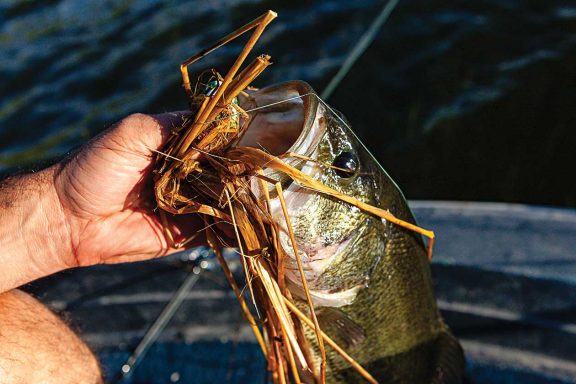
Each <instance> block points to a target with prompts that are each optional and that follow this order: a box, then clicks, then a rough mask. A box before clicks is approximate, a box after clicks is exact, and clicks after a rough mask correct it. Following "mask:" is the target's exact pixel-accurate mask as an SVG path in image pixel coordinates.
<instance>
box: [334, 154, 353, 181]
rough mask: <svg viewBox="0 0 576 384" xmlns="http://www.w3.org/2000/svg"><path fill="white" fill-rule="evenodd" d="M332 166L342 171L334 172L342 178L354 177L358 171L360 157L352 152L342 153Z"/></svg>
mask: <svg viewBox="0 0 576 384" xmlns="http://www.w3.org/2000/svg"><path fill="white" fill-rule="evenodd" d="M332 166H334V167H336V168H340V169H334V172H336V174H337V175H338V176H340V177H342V178H348V177H352V176H354V174H355V173H356V171H357V170H358V157H356V155H355V154H354V153H352V152H341V153H340V154H339V155H338V156H336V158H335V159H334V161H333V162H332Z"/></svg>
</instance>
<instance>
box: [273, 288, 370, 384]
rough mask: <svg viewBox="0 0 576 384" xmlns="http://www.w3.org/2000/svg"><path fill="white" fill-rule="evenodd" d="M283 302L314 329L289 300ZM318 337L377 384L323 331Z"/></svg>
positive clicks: (363, 375) (309, 321)
mask: <svg viewBox="0 0 576 384" xmlns="http://www.w3.org/2000/svg"><path fill="white" fill-rule="evenodd" d="M284 302H285V303H286V306H287V307H288V308H290V310H291V311H292V312H293V313H295V314H296V316H298V318H299V319H301V320H302V321H304V322H305V323H306V325H308V326H309V327H310V328H312V329H314V323H313V322H312V320H310V319H309V318H308V317H306V315H305V314H303V313H302V312H301V311H300V310H299V309H298V307H296V306H295V305H294V304H293V303H292V302H291V301H290V300H288V299H287V298H286V297H284ZM320 335H321V336H322V339H324V340H325V341H326V343H327V344H328V345H329V346H331V347H332V348H334V350H335V351H336V352H337V353H338V354H339V355H340V356H342V358H343V359H344V360H346V361H347V362H348V363H350V365H351V366H352V367H353V368H354V369H356V371H357V372H358V373H359V374H360V375H362V377H364V378H365V379H366V380H368V381H369V382H370V383H373V384H378V381H377V380H376V379H375V378H374V377H373V376H372V375H371V374H370V373H368V371H366V369H364V367H362V366H361V365H360V364H358V362H356V360H354V359H353V358H352V357H351V356H350V355H348V354H347V353H346V351H344V350H343V349H342V348H340V346H339V345H338V344H336V343H335V342H334V341H333V340H332V339H331V338H330V337H329V336H328V335H327V334H325V333H324V331H320Z"/></svg>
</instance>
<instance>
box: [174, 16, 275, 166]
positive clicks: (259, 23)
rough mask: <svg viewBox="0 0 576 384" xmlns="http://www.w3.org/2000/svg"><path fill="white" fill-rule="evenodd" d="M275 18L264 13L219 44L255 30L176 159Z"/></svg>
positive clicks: (209, 115)
mask: <svg viewBox="0 0 576 384" xmlns="http://www.w3.org/2000/svg"><path fill="white" fill-rule="evenodd" d="M276 16H277V14H276V13H275V12H272V11H268V12H267V13H265V14H264V15H262V16H261V17H259V18H258V19H256V20H254V21H252V22H250V23H248V24H247V25H246V26H244V27H242V28H240V31H243V32H241V33H239V34H235V35H234V36H233V37H231V38H230V39H228V40H226V41H224V42H223V43H222V44H221V45H223V44H226V43H227V42H228V41H230V40H232V39H234V38H236V37H237V36H239V35H241V34H242V33H244V32H245V31H249V30H250V29H252V28H256V30H255V31H254V32H253V33H252V35H251V36H250V39H249V40H248V42H247V43H246V45H245V46H244V48H243V49H242V52H240V54H239V55H238V57H237V58H236V61H235V62H234V64H232V67H231V68H230V69H229V70H228V73H227V74H226V76H225V77H224V80H222V84H221V85H220V86H219V87H218V90H217V91H216V94H215V95H214V96H212V97H211V98H210V102H209V103H208V105H206V108H204V109H203V110H201V111H199V113H198V114H197V115H196V119H195V123H194V124H193V126H192V128H191V129H190V130H189V131H188V132H187V133H186V135H185V136H184V139H183V141H182V142H181V144H180V146H179V150H178V153H177V157H179V158H183V159H185V158H186V157H185V156H184V154H185V153H186V151H187V150H188V147H189V146H190V145H191V144H192V142H193V141H194V139H195V138H196V136H198V134H199V133H200V130H201V129H202V124H199V123H198V122H205V121H211V120H212V119H213V117H212V110H213V109H214V107H215V106H216V103H217V102H218V101H219V100H220V98H221V97H222V95H223V94H224V91H225V90H226V88H227V87H228V85H229V84H230V82H231V81H232V80H233V78H234V76H235V75H236V72H238V69H240V66H241V65H242V63H244V60H245V59H246V56H248V53H250V51H251V50H252V48H254V45H255V44H256V42H257V41H258V39H259V38H260V35H262V32H264V29H265V28H266V26H267V25H268V24H269V23H270V22H271V21H272V20H274V19H275V18H276ZM194 61H195V60H192V61H189V60H187V61H186V62H187V63H188V64H186V66H187V65H189V64H191V63H193V62H194ZM187 82H188V84H190V81H189V80H188V81H187ZM185 83H186V81H185Z"/></svg>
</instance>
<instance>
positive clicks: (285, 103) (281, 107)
mask: <svg viewBox="0 0 576 384" xmlns="http://www.w3.org/2000/svg"><path fill="white" fill-rule="evenodd" d="M239 103H240V106H241V107H242V108H243V109H244V110H246V111H253V112H255V113H253V115H252V116H251V118H250V121H249V126H248V128H247V129H246V133H245V135H244V136H243V137H242V139H241V140H240V141H239V143H238V145H239V146H249V147H255V148H260V149H263V150H264V151H266V152H268V153H270V154H272V155H277V156H278V155H282V154H285V153H295V154H298V155H302V156H305V157H308V158H310V159H312V160H316V159H317V150H318V147H319V144H320V142H321V141H322V140H323V139H324V137H325V134H326V130H327V126H326V124H327V121H326V117H325V115H326V114H327V113H328V111H327V108H326V107H325V106H324V105H323V104H322V103H320V101H319V98H318V96H317V95H316V93H315V92H314V90H313V89H312V87H311V86H310V85H308V84H307V83H305V82H303V81H290V82H286V83H280V84H277V85H273V86H270V87H267V88H263V89H261V90H258V91H255V92H253V93H250V94H249V95H248V96H241V97H239ZM283 161H284V162H286V163H287V164H288V165H291V166H293V167H295V168H297V169H299V170H300V171H301V172H303V173H304V174H306V175H307V176H310V177H312V178H316V176H317V175H318V174H319V172H321V168H320V167H319V166H318V164H315V163H313V162H306V161H303V160H302V159H299V158H297V157H285V158H283ZM264 173H265V174H266V176H268V177H269V178H271V179H274V180H278V181H280V182H281V184H282V187H283V192H284V199H285V201H286V207H287V210H288V216H289V217H290V219H291V220H294V218H296V217H298V215H299V214H302V211H301V210H302V209H303V208H304V209H305V207H306V205H307V203H308V202H309V201H310V199H312V198H314V197H315V196H316V192H313V191H310V190H308V189H305V188H302V187H300V186H299V185H297V184H296V183H293V182H292V181H291V180H289V179H287V177H286V175H284V174H282V173H278V172H275V171H273V170H271V169H264ZM252 191H253V192H254V193H255V194H256V195H258V194H259V188H258V186H257V182H256V180H253V185H252ZM274 194H275V191H274V190H273V189H272V190H271V196H272V197H274V196H273V195H274ZM270 203H271V206H270V212H271V214H272V217H273V218H274V220H275V221H276V222H277V223H278V225H279V228H280V235H279V237H280V245H281V247H282V248H283V249H284V251H285V252H286V254H287V256H288V257H287V259H286V260H287V261H286V272H285V276H286V280H287V282H288V285H289V287H290V289H291V291H293V292H294V293H295V294H296V295H298V296H300V297H301V298H305V297H306V296H305V294H304V291H303V289H302V279H301V276H300V272H299V269H298V265H297V262H296V255H295V253H294V248H293V245H292V243H291V240H290V236H289V234H288V229H287V225H286V219H285V217H284V213H283V210H282V207H281V205H280V201H279V199H278V198H272V200H271V201H270ZM360 232H362V231H361V230H359V229H357V228H352V229H351V230H350V231H349V232H347V233H346V234H343V235H342V236H339V238H338V239H336V240H334V241H332V242H331V243H329V244H327V243H326V242H325V240H323V239H321V238H318V239H312V240H306V241H304V240H303V239H299V238H298V236H296V246H297V249H298V255H299V256H300V259H301V261H302V265H303V269H304V277H305V278H306V281H307V283H308V287H309V290H310V294H311V297H312V300H313V302H314V304H315V305H318V306H332V307H340V306H343V305H347V304H350V303H351V302H352V301H353V300H354V299H355V297H356V294H357V292H358V290H359V289H360V288H361V286H360V285H359V286H354V287H351V288H350V287H346V288H342V289H335V288H328V287H325V286H323V284H322V283H321V280H322V279H321V275H322V273H323V272H324V271H326V269H327V268H328V267H329V266H330V265H331V264H332V263H333V262H334V261H335V260H337V259H338V258H339V257H341V256H342V255H344V254H345V253H346V252H348V250H349V249H350V248H352V245H353V244H354V243H355V242H356V240H357V239H358V237H359V236H360V234H361V233H360Z"/></svg>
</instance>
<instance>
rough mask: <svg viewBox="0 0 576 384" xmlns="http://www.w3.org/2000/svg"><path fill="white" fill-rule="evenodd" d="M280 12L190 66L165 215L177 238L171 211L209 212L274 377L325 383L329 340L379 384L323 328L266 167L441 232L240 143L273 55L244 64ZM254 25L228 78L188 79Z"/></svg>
mask: <svg viewBox="0 0 576 384" xmlns="http://www.w3.org/2000/svg"><path fill="white" fill-rule="evenodd" d="M275 17H276V14H275V13H274V12H272V11H269V12H267V13H265V14H264V15H262V16H260V17H259V18H257V19H256V20H254V21H252V22H251V23H249V24H247V25H245V26H244V27H242V28H240V29H238V30H237V31H235V32H233V33H232V34H230V35H228V36H226V37H225V38H223V39H222V40H220V41H219V42H217V43H216V44H214V45H213V46H212V47H210V48H209V49H206V50H204V51H202V52H200V53H199V54H197V55H195V56H192V57H191V58H190V59H188V60H186V61H185V62H183V63H182V65H181V72H182V77H183V81H184V88H185V90H186V92H187V94H188V97H189V103H190V109H191V110H192V112H193V113H192V116H193V118H191V119H189V120H187V121H184V122H183V124H182V126H181V127H177V128H175V129H174V130H173V135H172V137H171V138H170V140H169V142H168V143H167V145H166V147H165V148H164V150H163V151H162V153H161V155H160V156H159V157H158V161H157V165H156V170H155V172H156V176H155V195H156V200H157V203H158V206H159V207H160V208H161V211H160V212H161V217H162V219H163V221H164V223H165V227H166V231H167V234H168V236H169V237H170V238H172V237H171V234H170V231H169V229H168V225H167V217H166V214H167V212H168V213H171V214H190V213H197V214H201V215H202V217H203V218H204V221H205V223H206V229H205V234H206V238H207V240H208V242H209V244H210V246H211V247H212V248H213V249H214V251H215V253H216V255H217V258H218V260H219V262H220V264H221V266H222V269H223V270H224V273H225V274H226V276H227V278H228V280H229V282H230V285H231V286H232V289H233V291H234V293H235V295H236V297H237V298H238V301H239V302H240V305H241V307H242V310H243V311H244V314H245V317H246V318H247V320H248V322H249V323H250V325H251V327H252V329H253V331H254V334H255V336H256V339H257V341H258V343H259V345H260V347H261V349H262V351H263V353H264V355H265V356H266V358H267V361H268V369H269V370H270V371H271V373H272V379H273V381H274V383H287V382H296V383H300V382H302V379H303V378H304V377H306V380H307V381H308V380H310V379H311V380H314V381H315V382H320V383H324V382H325V377H326V376H325V375H326V373H325V372H326V354H325V347H324V344H325V343H326V344H328V345H329V346H330V347H331V348H334V349H335V350H336V351H337V352H338V353H340V354H341V355H342V356H343V357H344V358H345V359H346V360H347V361H348V362H350V364H351V366H352V367H354V368H355V369H356V370H357V371H358V372H359V373H360V374H361V375H362V376H363V377H364V378H366V380H367V381H369V382H371V383H376V380H375V379H374V378H373V377H372V376H371V375H370V374H369V373H368V372H367V371H366V370H365V369H363V368H362V367H361V366H360V365H359V364H358V363H357V362H355V361H354V359H352V358H351V357H350V356H349V355H348V354H346V352H345V351H344V350H343V349H342V348H340V347H339V346H338V345H337V344H336V343H334V342H333V341H332V340H331V339H330V338H329V337H328V336H327V335H326V334H325V333H324V332H322V330H321V329H320V326H319V324H318V320H317V319H316V315H315V312H314V306H313V304H312V300H311V298H310V294H309V291H308V289H307V282H306V280H305V278H304V276H305V275H304V271H303V267H302V263H301V261H300V259H299V257H298V248H297V243H296V239H295V238H294V234H293V232H292V229H291V224H290V219H289V217H288V212H287V208H286V203H285V201H284V198H283V194H282V188H281V185H280V183H278V182H277V181H275V180H271V179H269V178H267V177H266V176H264V172H263V169H265V168H272V169H275V170H277V171H280V172H283V173H284V174H286V175H288V176H289V177H290V178H292V179H293V180H294V181H295V182H297V183H299V184H301V185H304V186H306V187H308V188H310V189H312V190H315V191H317V192H318V193H324V194H328V195H330V196H333V197H335V198H338V199H341V200H343V201H346V202H348V203H350V204H353V205H355V206H357V207H359V208H361V209H363V210H365V211H367V212H370V213H372V214H374V215H377V216H380V217H382V218H385V219H387V220H389V221H391V222H394V223H396V224H398V225H402V226H404V227H407V228H409V229H412V230H415V231H417V232H419V233H422V234H424V235H426V236H428V237H429V238H430V240H431V241H430V242H429V244H430V246H431V245H432V239H433V234H432V233H431V232H429V231H425V230H422V229H421V228H419V227H415V226H413V225H412V224H410V223H406V222H403V221H401V220H399V219H397V218H395V217H394V216H392V215H391V214H390V213H388V212H387V211H385V210H382V209H379V208H376V207H372V206H370V205H367V204H365V203H362V202H360V201H359V200H357V199H355V198H354V197H352V196H347V195H343V194H341V193H339V192H337V191H335V190H333V189H330V188H329V187H327V186H325V185H323V184H322V183H320V182H318V181H316V180H314V179H312V178H310V177H308V176H306V175H305V174H303V173H302V172H300V171H298V170H297V169H295V168H292V167H290V166H289V165H287V164H286V163H284V162H283V161H282V160H281V157H276V156H272V155H270V154H268V153H266V152H264V151H262V150H259V149H256V148H247V147H234V145H235V144H236V143H237V142H238V141H239V139H240V138H241V137H242V135H243V134H244V132H245V130H246V128H247V127H248V126H249V123H250V119H251V116H250V114H249V113H247V112H246V111H244V110H243V109H242V108H240V107H239V106H238V105H237V104H236V102H235V100H236V97H237V96H238V95H239V94H240V93H244V92H245V90H246V89H247V88H248V87H249V85H250V84H251V83H252V82H253V80H254V79H255V78H256V77H257V76H258V75H259V74H260V73H261V72H262V71H263V70H264V69H265V68H266V67H267V66H268V65H270V57H269V56H266V55H261V56H259V57H257V58H256V59H255V60H254V61H253V62H252V63H251V64H249V65H248V66H246V68H245V69H244V70H242V71H241V72H239V69H240V67H241V65H242V63H243V62H244V60H245V59H246V57H247V55H248V53H249V52H250V51H251V49H252V48H253V46H254V44H255V43H256V41H257V40H258V38H259V37H260V35H261V34H262V32H263V30H264V28H265V27H266V26H267V25H268V24H269V23H270V22H271V21H272V20H273V19H274V18H275ZM252 29H254V32H253V33H252V35H251V37H250V39H249V41H248V43H247V44H246V46H245V47H244V49H243V50H242V52H241V54H240V55H239V56H238V58H237V60H236V62H235V63H234V64H233V66H232V67H231V69H230V70H229V72H228V73H227V74H226V76H224V77H221V76H220V75H219V74H218V73H216V72H215V71H213V70H212V71H207V72H204V73H203V74H202V75H200V76H199V78H198V81H197V82H196V85H195V87H194V88H192V86H191V83H190V80H189V76H188V70H187V67H188V65H190V64H191V63H193V62H195V61H196V60H198V59H200V58H201V57H203V56H205V55H206V54H208V53H210V52H211V51H213V50H214V49H216V48H218V47H220V46H222V45H223V44H226V43H227V42H228V41H230V40H232V39H234V38H236V37H237V36H240V35H241V34H243V33H245V32H247V31H249V30H252ZM238 72H239V73H238ZM205 84H208V86H206V85H205ZM292 155H293V154H285V155H283V156H292ZM254 178H255V179H256V180H257V181H258V182H257V183H256V184H257V185H258V187H257V188H258V193H257V194H255V193H253V191H252V187H251V179H254ZM268 184H272V185H274V186H275V188H276V191H277V193H278V198H279V200H280V203H281V206H282V209H283V213H284V216H285V220H286V227H287V228H288V231H289V235H290V238H291V244H292V247H293V251H294V254H295V255H297V262H298V267H299V270H300V274H301V277H302V284H303V287H304V291H305V292H306V296H307V300H306V301H307V309H308V311H309V314H308V315H306V314H304V313H303V312H302V310H301V309H299V307H298V306H296V305H295V304H294V302H295V301H294V298H293V297H292V295H291V293H290V291H288V290H287V288H286V283H285V281H284V268H285V267H284V260H285V258H286V251H285V250H284V249H283V248H282V247H281V246H280V243H279V224H278V223H277V222H275V221H274V220H273V219H272V216H271V213H270V207H271V202H270V196H269V191H268ZM257 196H260V198H258V197H257ZM217 221H226V222H228V223H232V224H233V228H234V230H235V234H236V237H237V246H238V248H239V252H240V254H241V256H242V261H243V267H244V273H245V275H246V276H245V277H246V282H247V288H248V290H249V291H250V294H251V297H252V300H253V304H254V308H256V311H257V312H258V320H256V318H255V317H254V315H253V314H252V311H251V309H250V306H249V305H248V303H246V301H245V300H244V297H243V295H242V290H241V289H240V287H239V286H238V284H237V283H236V281H235V280H234V277H233V276H232V273H231V271H230V269H229V268H228V265H227V264H226V261H225V260H224V258H223V257H222V254H221V253H220V250H221V248H222V247H223V246H224V245H225V242H224V240H223V239H222V238H221V237H220V236H219V235H218V233H217V232H215V231H214V230H213V226H212V224H214V223H215V222H217ZM430 249H431V248H430ZM300 308H301V307H300ZM304 325H305V326H307V327H310V328H312V329H313V330H314V332H315V334H316V337H317V342H318V347H319V349H320V352H321V356H322V361H321V364H320V366H319V367H316V366H315V363H314V361H313V357H312V354H311V351H310V346H309V343H308V341H307V339H306V337H305V336H304V329H303V327H304Z"/></svg>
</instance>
